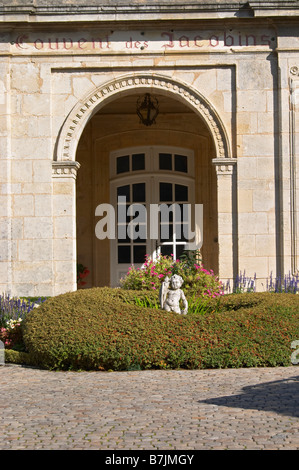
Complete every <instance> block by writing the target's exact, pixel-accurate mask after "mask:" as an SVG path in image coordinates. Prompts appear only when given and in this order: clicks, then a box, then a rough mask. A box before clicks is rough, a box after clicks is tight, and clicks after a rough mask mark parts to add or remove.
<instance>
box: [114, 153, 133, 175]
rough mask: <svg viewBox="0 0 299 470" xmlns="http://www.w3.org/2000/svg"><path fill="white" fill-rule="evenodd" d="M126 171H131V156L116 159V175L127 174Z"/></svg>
mask: <svg viewBox="0 0 299 470" xmlns="http://www.w3.org/2000/svg"><path fill="white" fill-rule="evenodd" d="M126 171H130V157H129V155H124V156H123V157H118V158H117V159H116V173H117V174H119V173H125V172H126Z"/></svg>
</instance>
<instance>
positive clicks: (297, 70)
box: [290, 65, 299, 77]
mask: <svg viewBox="0 0 299 470" xmlns="http://www.w3.org/2000/svg"><path fill="white" fill-rule="evenodd" d="M290 74H291V75H295V76H297V77H299V67H297V65H294V66H293V67H291V68H290Z"/></svg>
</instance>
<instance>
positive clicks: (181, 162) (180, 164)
mask: <svg viewBox="0 0 299 470" xmlns="http://www.w3.org/2000/svg"><path fill="white" fill-rule="evenodd" d="M174 169H175V171H182V172H184V173H187V171H188V167H187V157H186V156H185V155H175V156H174Z"/></svg>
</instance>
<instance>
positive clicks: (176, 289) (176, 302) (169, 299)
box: [160, 274, 188, 315]
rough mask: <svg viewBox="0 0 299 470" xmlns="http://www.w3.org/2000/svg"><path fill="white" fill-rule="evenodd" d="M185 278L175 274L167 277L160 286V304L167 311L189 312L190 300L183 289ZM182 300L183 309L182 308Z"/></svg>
mask: <svg viewBox="0 0 299 470" xmlns="http://www.w3.org/2000/svg"><path fill="white" fill-rule="evenodd" d="M183 282H184V281H183V278H182V277H181V276H178V275H177V274H174V275H173V276H171V278H170V279H169V277H167V276H166V277H165V279H164V281H163V282H162V285H161V288H160V306H161V308H162V309H163V310H166V311H167V312H175V313H179V314H182V315H186V314H187V312H188V302H187V300H186V297H185V294H184V292H183V291H182V290H181V287H182V285H183ZM169 285H170V288H169ZM180 301H182V304H183V309H182V310H181V308H180Z"/></svg>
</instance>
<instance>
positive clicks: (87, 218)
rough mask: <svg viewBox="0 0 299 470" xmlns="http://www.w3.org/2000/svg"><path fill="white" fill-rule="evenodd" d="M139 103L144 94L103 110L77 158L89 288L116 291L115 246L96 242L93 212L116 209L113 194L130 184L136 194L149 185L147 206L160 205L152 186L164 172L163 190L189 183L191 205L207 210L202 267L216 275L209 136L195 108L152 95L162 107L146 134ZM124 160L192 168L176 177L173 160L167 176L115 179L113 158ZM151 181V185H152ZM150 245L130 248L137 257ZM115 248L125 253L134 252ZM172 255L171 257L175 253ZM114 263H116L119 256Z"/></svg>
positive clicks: (81, 251)
mask: <svg viewBox="0 0 299 470" xmlns="http://www.w3.org/2000/svg"><path fill="white" fill-rule="evenodd" d="M138 96H140V95H139V93H136V92H135V93H132V94H130V95H128V96H125V97H124V98H120V99H115V100H114V101H113V102H111V103H110V104H107V105H106V106H105V107H103V108H102V109H101V110H100V111H99V112H98V113H97V114H95V115H94V116H93V118H92V119H91V120H90V122H89V123H88V124H87V126H86V128H85V130H84V132H83V134H82V137H81V139H80V141H79V145H78V150H77V155H76V160H77V161H78V162H79V163H80V171H79V172H78V175H77V253H78V261H79V262H80V263H82V264H84V265H85V266H87V267H88V268H89V269H90V271H91V275H90V276H89V279H88V284H86V286H91V285H94V286H101V285H109V284H113V285H115V282H113V281H114V280H115V276H114V274H113V272H114V271H113V263H111V250H112V255H113V252H114V250H115V243H114V241H110V240H108V239H105V240H98V239H97V238H96V236H95V226H96V223H97V221H98V220H99V218H98V217H96V216H95V208H96V207H97V206H98V205H99V204H105V203H112V202H113V203H114V205H115V198H114V197H113V195H114V191H115V189H114V188H115V187H116V186H117V187H118V188H119V187H120V188H128V187H129V185H130V184H131V185H133V186H132V187H131V189H132V190H133V189H134V187H135V186H136V185H139V187H140V185H142V184H143V183H142V182H143V181H144V182H145V183H144V185H145V184H146V185H147V186H146V202H147V203H148V204H150V203H154V202H161V201H158V200H157V199H155V197H154V196H155V194H156V192H157V189H155V188H158V186H157V184H155V183H157V181H158V178H159V176H161V173H162V174H163V177H161V181H163V182H164V183H163V182H162V183H161V184H165V185H168V188H169V185H170V184H175V183H177V184H176V187H180V188H184V187H186V186H187V184H188V181H189V180H190V183H192V185H193V188H192V187H191V184H190V185H189V196H188V200H186V202H189V203H191V204H194V203H196V204H202V205H203V211H204V233H203V238H204V243H203V246H202V257H203V263H204V265H205V266H207V267H209V268H211V269H213V270H214V271H215V272H218V226H217V179H216V171H215V167H214V166H213V165H212V157H213V156H214V155H215V148H214V144H213V140H212V138H211V135H210V132H209V130H208V129H207V126H206V125H205V123H204V122H203V120H202V119H201V118H200V117H199V116H198V115H196V114H195V113H194V112H193V111H192V110H191V109H189V108H188V107H186V106H185V105H184V104H182V103H180V102H178V101H176V100H174V99H172V98H170V97H167V96H163V95H159V93H155V96H156V97H157V98H158V101H159V108H160V113H159V116H158V118H157V122H156V124H154V125H152V126H151V127H145V126H144V125H143V124H141V123H140V122H139V118H138V116H137V114H136V100H137V98H138ZM121 155H123V158H127V161H128V164H129V158H131V156H132V157H134V156H141V157H142V158H143V160H144V159H145V163H144V166H145V167H146V160H147V159H148V160H150V161H151V162H153V160H154V159H155V158H159V156H160V159H161V156H162V155H163V156H164V157H165V158H166V159H167V157H169V159H171V156H172V157H174V155H180V156H186V158H187V157H188V165H189V168H188V172H187V171H186V172H185V173H184V172H180V171H177V172H176V171H175V168H174V164H173V165H171V161H170V166H169V167H168V168H169V172H167V171H166V170H165V169H164V170H160V169H159V167H158V168H152V171H145V172H144V171H142V170H140V169H139V170H137V171H131V172H130V171H124V172H122V173H121V174H120V175H117V174H115V173H113V172H112V168H111V167H112V165H113V158H114V157H115V158H118V157H120V156H121ZM166 163H167V162H166ZM153 166H154V164H153ZM144 169H145V168H144ZM127 170H129V168H128V169H127ZM150 178H153V180H154V181H153V182H150ZM141 181H142V182H141ZM153 183H154V184H155V186H154V188H153V189H152V190H151V193H150V185H152V184H153ZM158 184H159V183H158ZM166 190H167V186H166ZM191 192H192V193H193V194H192V195H191ZM181 198H182V196H181ZM181 200H182V199H181ZM181 200H180V201H181ZM133 202H135V201H133ZM172 202H174V201H172ZM148 242H149V240H147V243H146V244H145V243H144V244H143V245H142V244H139V245H138V246H137V245H136V246H135V247H133V248H137V250H138V249H139V250H138V251H140V250H142V248H144V250H145V253H148V252H149V250H150V248H149V243H148ZM145 247H146V249H145ZM118 248H119V249H122V251H126V248H127V249H129V245H128V244H125V245H122V246H118ZM155 248H156V247H155V241H154V244H153V246H152V248H151V252H150V253H149V254H151V255H152V254H153V252H154V251H155ZM163 248H164V250H167V248H170V246H169V247H168V246H167V248H166V246H164V247H162V253H163V254H164V253H165V254H166V253H167V251H163ZM171 248H172V247H171ZM174 248H175V247H174ZM178 248H179V247H178ZM116 249H117V247H116ZM170 251H171V253H172V252H173V251H174V250H173V248H172V249H171V250H170ZM122 261H123V270H122V272H124V270H126V269H127V267H128V264H130V260H129V259H126V258H123V260H122ZM131 262H135V263H137V264H138V262H139V263H140V259H139V258H138V259H137V258H136V257H135V258H134V256H133V257H131ZM115 263H116V264H117V256H116V258H115ZM120 269H121V266H120Z"/></svg>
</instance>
